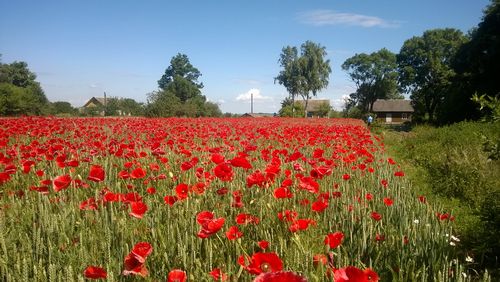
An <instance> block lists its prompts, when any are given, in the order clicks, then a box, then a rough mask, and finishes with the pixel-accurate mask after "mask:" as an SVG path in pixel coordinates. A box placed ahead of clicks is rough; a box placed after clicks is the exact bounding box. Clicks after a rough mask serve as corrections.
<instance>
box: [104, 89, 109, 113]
mask: <svg viewBox="0 0 500 282" xmlns="http://www.w3.org/2000/svg"><path fill="white" fill-rule="evenodd" d="M107 110H108V100H107V99H106V91H104V116H106V112H107Z"/></svg>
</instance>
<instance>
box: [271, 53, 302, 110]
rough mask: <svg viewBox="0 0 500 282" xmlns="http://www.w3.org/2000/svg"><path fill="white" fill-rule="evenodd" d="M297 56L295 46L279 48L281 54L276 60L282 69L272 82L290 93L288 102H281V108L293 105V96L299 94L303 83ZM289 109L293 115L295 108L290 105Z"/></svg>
mask: <svg viewBox="0 0 500 282" xmlns="http://www.w3.org/2000/svg"><path fill="white" fill-rule="evenodd" d="M298 58H299V57H298V51H297V47H291V46H287V47H284V48H283V49H282V50H281V55H280V59H279V60H278V62H279V63H280V66H281V67H282V68H283V69H282V70H281V71H280V73H279V74H278V76H277V77H275V78H274V82H275V83H276V82H278V83H279V84H281V85H283V86H284V87H285V88H286V90H287V91H288V93H289V94H290V99H289V100H290V104H289V105H283V104H282V108H283V107H285V106H291V105H294V104H295V96H297V95H299V93H300V92H301V90H300V87H301V84H302V83H303V77H302V76H301V70H300V67H299V63H298ZM290 109H291V111H292V114H291V116H292V117H294V116H295V109H294V108H293V107H291V108H290ZM280 116H281V114H280Z"/></svg>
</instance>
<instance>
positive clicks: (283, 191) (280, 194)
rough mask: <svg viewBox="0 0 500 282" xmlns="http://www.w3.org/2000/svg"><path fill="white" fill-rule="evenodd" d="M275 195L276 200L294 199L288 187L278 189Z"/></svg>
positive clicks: (275, 190)
mask: <svg viewBox="0 0 500 282" xmlns="http://www.w3.org/2000/svg"><path fill="white" fill-rule="evenodd" d="M273 195H274V197H275V198H276V199H289V198H292V197H293V194H292V191H290V189H288V188H287V187H278V188H276V189H274V194H273Z"/></svg>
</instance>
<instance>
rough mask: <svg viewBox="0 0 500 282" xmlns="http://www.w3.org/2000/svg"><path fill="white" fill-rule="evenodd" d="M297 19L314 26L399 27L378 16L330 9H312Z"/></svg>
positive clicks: (396, 23)
mask: <svg viewBox="0 0 500 282" xmlns="http://www.w3.org/2000/svg"><path fill="white" fill-rule="evenodd" d="M299 20H300V21H301V22H303V23H305V24H310V25H314V26H325V25H350V26H361V27H383V28H389V27H399V22H397V21H387V20H384V19H382V18H379V17H374V16H367V15H360V14H352V13H338V12H335V11H332V10H312V11H308V12H303V13H300V14H299Z"/></svg>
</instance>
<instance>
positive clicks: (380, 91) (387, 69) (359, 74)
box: [342, 48, 403, 112]
mask: <svg viewBox="0 0 500 282" xmlns="http://www.w3.org/2000/svg"><path fill="white" fill-rule="evenodd" d="M342 69H343V70H345V71H347V72H348V73H349V77H350V78H351V80H352V81H353V82H354V83H355V84H356V86H357V90H356V92H354V93H352V94H351V95H350V97H349V99H350V100H351V104H350V107H352V106H360V108H361V109H362V110H363V111H365V112H371V111H372V110H373V103H375V101H376V100H377V99H401V98H403V96H402V95H400V94H399V92H398V89H397V77H398V72H397V63H396V55H395V54H394V53H392V52H391V51H389V50H387V49H385V48H383V49H381V50H379V51H377V52H373V53H371V54H364V53H361V54H356V55H354V56H353V57H351V58H349V59H347V60H346V61H345V62H344V63H343V64H342Z"/></svg>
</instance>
